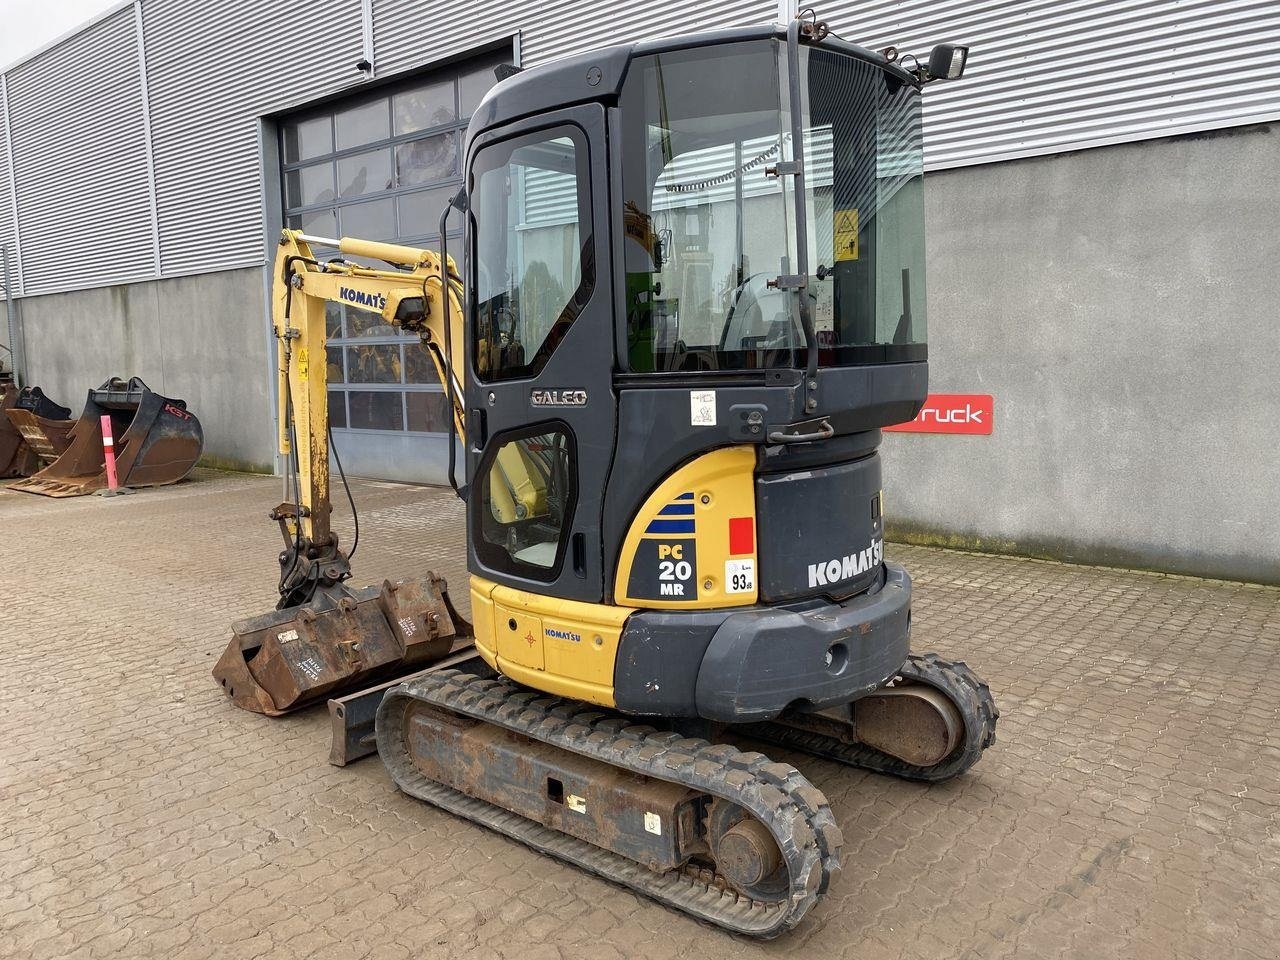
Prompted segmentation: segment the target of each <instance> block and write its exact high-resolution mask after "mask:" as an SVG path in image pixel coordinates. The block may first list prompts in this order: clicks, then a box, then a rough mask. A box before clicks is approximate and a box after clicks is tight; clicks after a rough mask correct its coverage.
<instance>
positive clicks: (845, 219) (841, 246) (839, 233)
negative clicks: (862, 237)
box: [832, 207, 858, 262]
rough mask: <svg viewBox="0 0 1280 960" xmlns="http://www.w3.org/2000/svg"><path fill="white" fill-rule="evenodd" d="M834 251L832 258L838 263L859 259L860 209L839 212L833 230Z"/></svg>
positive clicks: (851, 208) (852, 208) (836, 214)
mask: <svg viewBox="0 0 1280 960" xmlns="http://www.w3.org/2000/svg"><path fill="white" fill-rule="evenodd" d="M832 233H833V237H832V239H833V245H834V248H835V249H834V250H833V251H832V256H833V257H835V259H836V261H837V262H838V261H840V260H857V259H858V208H857V207H850V208H849V209H847V210H837V211H836V213H835V224H834V228H833V230H832Z"/></svg>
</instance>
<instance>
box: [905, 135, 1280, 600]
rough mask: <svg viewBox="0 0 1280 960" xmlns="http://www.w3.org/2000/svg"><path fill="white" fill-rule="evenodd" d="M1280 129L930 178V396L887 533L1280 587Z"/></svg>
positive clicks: (909, 445) (908, 444)
mask: <svg viewBox="0 0 1280 960" xmlns="http://www.w3.org/2000/svg"><path fill="white" fill-rule="evenodd" d="M1277 169H1280V131H1277V130H1274V129H1267V128H1258V127H1255V128H1246V129H1241V130H1237V131H1230V132H1224V133H1219V134H1204V135H1197V136H1189V137H1181V138H1175V139H1170V140H1164V141H1155V142H1148V143H1144V144H1133V145H1126V146H1118V147H1108V148H1103V149H1097V150H1089V151H1083V152H1080V153H1075V154H1068V155H1062V156H1058V157H1052V158H1045V159H1038V160H1022V161H1016V162H1010V163H1001V164H993V165H988V166H981V167H970V168H966V169H962V170H955V171H948V172H944V173H936V174H930V175H927V176H926V192H927V222H928V229H929V240H928V258H929V259H928V263H929V271H930V273H929V287H928V295H929V327H930V329H929V340H930V344H929V359H930V389H931V390H932V391H933V392H944V393H945V392H956V393H990V394H993V395H994V396H995V431H994V434H993V435H992V436H990V437H972V436H940V435H931V434H889V435H887V436H886V439H885V443H884V446H883V448H882V453H883V455H884V460H885V470H884V475H885V486H886V489H887V497H886V501H887V503H886V514H887V517H888V519H889V532H890V535H891V536H892V535H894V534H895V533H896V534H897V535H899V536H906V537H909V538H913V539H918V540H922V541H932V542H941V543H950V544H953V545H957V546H972V547H979V548H992V549H997V550H1004V551H1011V552H1019V553H1028V554H1033V555H1042V556H1050V557H1055V558H1060V559H1066V560H1080V561H1087V562H1104V563H1114V564H1120V565H1136V566H1141V567H1149V568H1154V569H1161V570H1168V571H1174V572H1185V573H1198V574H1203V575H1209V576H1222V577H1227V578H1240V579H1247V580H1259V581H1266V582H1280V509H1278V508H1280V442H1278V441H1280V431H1278V430H1277V425H1276V419H1275V418H1276V415H1277V412H1280V376H1277V370H1278V368H1280V269H1277V260H1278V257H1277V254H1280V243H1277V241H1276V240H1275V229H1276V224H1277V223H1280V191H1277V190H1276V189H1275V182H1276V181H1275V177H1276V170H1277Z"/></svg>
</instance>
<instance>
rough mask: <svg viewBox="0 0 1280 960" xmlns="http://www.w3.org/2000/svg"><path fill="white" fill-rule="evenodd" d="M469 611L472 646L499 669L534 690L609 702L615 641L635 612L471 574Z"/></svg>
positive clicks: (610, 702) (609, 705)
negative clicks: (542, 593)
mask: <svg viewBox="0 0 1280 960" xmlns="http://www.w3.org/2000/svg"><path fill="white" fill-rule="evenodd" d="M471 612H472V618H473V620H474V622H475V632H476V650H477V651H478V652H479V653H480V656H481V657H483V658H484V660H485V661H486V662H487V663H488V664H489V666H491V667H493V668H494V669H495V670H497V671H498V672H499V673H502V674H504V675H505V676H508V677H510V678H511V679H512V680H515V681H516V682H517V683H523V684H524V685H525V686H528V687H532V688H534V689H535V690H543V691H545V692H547V693H552V694H556V695H558V696H562V697H572V698H574V699H575V700H584V701H586V702H587V703H595V704H599V705H600V706H605V707H612V706H614V699H613V669H614V661H615V660H616V659H617V655H618V641H619V639H621V637H622V628H623V625H624V624H625V623H626V620H627V617H629V616H630V615H631V614H632V613H633V612H634V611H632V610H629V609H627V608H625V607H612V606H607V605H605V604H600V603H583V602H581V601H579V600H561V599H559V598H557V597H546V596H543V595H541V594H538V593H530V592H529V591H526V590H516V589H513V588H511V587H503V586H498V585H497V584H494V583H492V582H491V581H488V580H485V579H483V578H482V577H475V576H473V577H472V578H471ZM513 623H514V624H515V626H514V627H513V626H512V624H513ZM530 638H532V640H531V639H530Z"/></svg>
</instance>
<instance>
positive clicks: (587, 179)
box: [465, 104, 615, 601]
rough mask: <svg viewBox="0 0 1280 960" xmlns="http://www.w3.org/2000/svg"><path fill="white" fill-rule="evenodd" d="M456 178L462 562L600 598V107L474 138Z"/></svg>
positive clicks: (604, 441) (603, 245)
mask: <svg viewBox="0 0 1280 960" xmlns="http://www.w3.org/2000/svg"><path fill="white" fill-rule="evenodd" d="M467 169H468V173H467V187H468V195H469V209H468V229H469V236H468V253H469V256H468V258H467V260H468V268H467V269H468V296H467V313H468V323H467V327H468V337H467V364H468V369H467V374H468V377H467V387H466V392H465V397H466V409H467V414H466V416H467V451H466V456H467V477H468V481H469V492H468V511H467V528H468V534H469V536H468V551H469V554H468V565H469V568H470V570H471V572H472V573H474V574H477V575H479V576H482V577H485V578H486V579H489V580H493V581H496V582H497V583H501V584H506V585H508V586H513V587H519V588H522V589H525V590H529V591H531V592H536V593H539V594H543V595H550V596H556V597H563V598H568V599H575V600H588V601H599V600H601V599H602V598H603V596H604V584H603V576H602V558H601V545H600V544H601V534H600V520H601V504H602V500H603V490H604V486H605V481H606V478H607V476H608V472H609V468H610V464H611V461H612V459H613V449H614V423H615V409H614V406H615V400H614V394H613V384H612V372H613V366H614V356H613V334H612V331H613V310H614V306H613V296H612V291H611V289H610V283H609V278H610V276H611V275H612V273H611V263H610V244H609V217H608V199H607V198H608V176H607V172H608V160H607V156H606V150H605V111H604V108H603V107H601V106H600V105H598V104H588V105H585V106H580V107H574V108H571V109H566V110H560V111H556V112H554V113H549V114H544V115H542V116H539V117H536V118H531V119H528V120H523V121H520V122H518V123H515V124H510V125H507V126H504V127H502V128H499V129H497V130H494V131H489V132H486V133H484V134H482V135H481V136H480V137H478V138H477V139H476V141H475V143H474V145H473V147H472V149H471V151H470V154H469V156H468V168H467Z"/></svg>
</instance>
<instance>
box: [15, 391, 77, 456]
mask: <svg viewBox="0 0 1280 960" xmlns="http://www.w3.org/2000/svg"><path fill="white" fill-rule="evenodd" d="M71 423H72V421H71V411H70V410H69V409H67V408H66V407H63V406H60V405H59V404H56V403H54V402H53V401H52V400H50V399H49V398H48V397H46V396H45V395H44V391H43V390H41V389H40V388H39V387H23V388H22V389H21V390H19V389H18V388H17V387H16V386H14V385H13V384H8V385H6V386H5V387H4V388H3V389H2V390H0V479H8V478H10V477H29V476H31V475H32V474H33V473H36V472H37V471H38V470H40V468H41V467H44V466H47V465H48V464H50V463H52V462H53V461H54V460H57V459H58V457H60V456H61V455H62V453H63V451H65V450H66V449H67V445H68V444H69V443H71V437H70V432H71Z"/></svg>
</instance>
